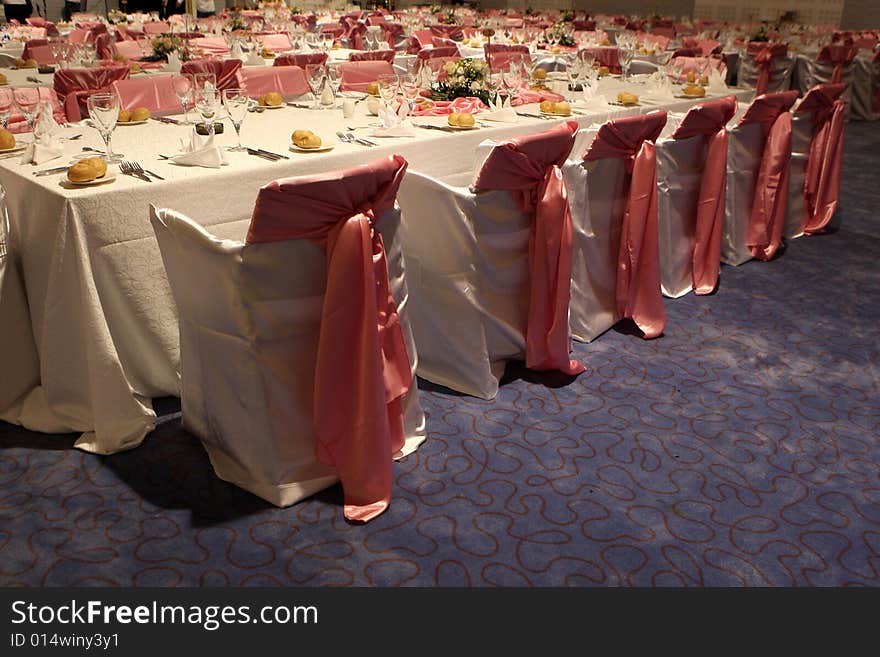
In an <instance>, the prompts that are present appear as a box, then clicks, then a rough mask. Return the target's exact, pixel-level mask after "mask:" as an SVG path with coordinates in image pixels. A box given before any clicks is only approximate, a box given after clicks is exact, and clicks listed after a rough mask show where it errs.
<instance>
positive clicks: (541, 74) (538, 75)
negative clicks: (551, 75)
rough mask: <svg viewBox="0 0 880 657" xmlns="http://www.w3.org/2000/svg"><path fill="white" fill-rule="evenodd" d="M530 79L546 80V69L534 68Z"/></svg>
mask: <svg viewBox="0 0 880 657" xmlns="http://www.w3.org/2000/svg"><path fill="white" fill-rule="evenodd" d="M532 79H533V80H546V79H547V71H545V70H544V69H543V68H536V69H535V70H534V71H532Z"/></svg>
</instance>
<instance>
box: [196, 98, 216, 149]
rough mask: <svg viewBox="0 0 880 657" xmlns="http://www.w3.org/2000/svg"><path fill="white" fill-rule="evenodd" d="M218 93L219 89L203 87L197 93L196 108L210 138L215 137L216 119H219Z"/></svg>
mask: <svg viewBox="0 0 880 657" xmlns="http://www.w3.org/2000/svg"><path fill="white" fill-rule="evenodd" d="M217 105H218V93H217V89H214V88H209V87H202V88H201V89H196V91H195V106H196V111H197V112H198V113H199V116H201V117H202V121H203V122H204V124H205V130H206V131H207V133H208V135H209V136H210V137H213V136H214V119H215V118H216V117H217Z"/></svg>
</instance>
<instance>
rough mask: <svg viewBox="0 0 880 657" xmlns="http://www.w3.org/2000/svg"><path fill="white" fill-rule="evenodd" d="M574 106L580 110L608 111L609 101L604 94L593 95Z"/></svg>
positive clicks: (576, 102)
mask: <svg viewBox="0 0 880 657" xmlns="http://www.w3.org/2000/svg"><path fill="white" fill-rule="evenodd" d="M574 106H575V107H577V108H578V109H586V110H607V109H608V101H607V100H606V98H605V96H604V95H603V94H597V93H593V94H590V95H589V97H587V98H581V99H580V100H576V101H575V102H574Z"/></svg>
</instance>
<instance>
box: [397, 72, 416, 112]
mask: <svg viewBox="0 0 880 657" xmlns="http://www.w3.org/2000/svg"><path fill="white" fill-rule="evenodd" d="M420 86H421V85H420V84H419V77H418V76H417V75H413V74H411V73H407V74H406V75H401V76H400V89H401V91H403V97H404V98H405V99H406V102H407V105H408V106H409V112H408V114H412V111H413V110H414V109H415V107H416V99H417V98H418V97H419V90H420Z"/></svg>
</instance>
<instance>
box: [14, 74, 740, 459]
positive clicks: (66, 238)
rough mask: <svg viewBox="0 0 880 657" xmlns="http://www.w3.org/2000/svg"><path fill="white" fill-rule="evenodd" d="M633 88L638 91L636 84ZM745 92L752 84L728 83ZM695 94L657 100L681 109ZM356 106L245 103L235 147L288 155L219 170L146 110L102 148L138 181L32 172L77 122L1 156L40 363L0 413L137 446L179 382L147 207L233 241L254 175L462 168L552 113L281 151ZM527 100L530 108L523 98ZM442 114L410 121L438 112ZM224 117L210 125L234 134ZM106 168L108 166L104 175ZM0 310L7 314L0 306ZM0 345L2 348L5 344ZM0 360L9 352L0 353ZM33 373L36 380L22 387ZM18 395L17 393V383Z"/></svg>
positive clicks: (541, 124) (456, 171)
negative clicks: (180, 159) (33, 160)
mask: <svg viewBox="0 0 880 657" xmlns="http://www.w3.org/2000/svg"><path fill="white" fill-rule="evenodd" d="M603 84H604V85H605V86H604V87H603V89H602V91H603V93H606V94H607V95H608V96H609V97H614V96H615V95H616V93H617V90H618V88H619V87H620V84H621V83H620V82H618V81H616V80H607V81H605V82H603ZM636 91H637V92H638V90H636ZM737 94H738V95H739V97H740V98H741V99H743V100H746V99H748V98H750V97H751V95H752V92H751V91H738V92H737ZM694 102H695V101H690V100H682V101H679V102H675V103H673V104H670V105H667V106H666V107H663V109H670V110H674V111H679V112H680V111H684V110H686V109H687V107H689V106H690V105H692V104H694ZM357 108H358V110H357V113H356V115H355V117H354V118H352V119H349V120H343V119H342V115H341V111H340V110H327V111H319V110H303V109H295V108H291V107H284V108H282V109H278V110H275V111H265V112H263V113H262V114H248V115H247V117H246V119H245V121H244V126H243V129H242V140H243V142H244V143H245V144H246V145H249V146H255V147H259V148H264V149H267V150H270V151H275V152H283V153H285V154H286V155H289V156H290V159H289V160H282V161H279V162H269V161H266V160H263V159H260V158H257V157H253V156H251V155H248V154H246V153H229V155H228V157H229V165H228V166H224V167H222V168H221V169H205V168H195V167H193V168H188V167H181V166H176V165H174V164H171V163H169V162H167V161H163V160H160V159H159V158H158V156H159V154H166V155H170V154H172V153H174V152H175V150H176V149H177V146H178V143H179V140H180V139H181V138H183V137H185V136H187V135H188V134H189V132H190V130H191V128H189V127H185V126H174V125H166V124H160V123H158V122H155V121H150V122H148V123H147V124H144V125H141V126H119V127H117V128H116V131H115V133H114V134H113V142H112V143H113V148H114V149H115V150H116V151H117V152H120V153H123V154H125V155H126V157H127V158H128V159H133V160H137V161H139V162H140V163H142V165H143V166H144V167H145V168H147V169H150V170H151V171H154V172H156V173H157V174H159V175H161V176H163V177H165V178H166V181H164V182H162V181H156V182H153V183H145V182H143V181H140V180H137V179H134V178H131V177H129V176H123V175H121V174H118V173H117V174H116V179H115V180H114V181H113V182H109V183H106V184H104V185H98V186H92V187H81V188H73V189H69V188H65V187H64V186H62V184H61V181H62V180H63V178H64V175H63V174H58V175H53V176H46V177H35V176H33V171H34V170H35V169H43V168H49V167H52V166H59V165H64V164H67V163H68V162H69V161H70V160H71V157H72V156H73V155H74V154H76V153H79V152H80V151H81V148H82V147H83V146H90V147H94V148H99V147H101V146H102V142H101V141H100V138H99V136H98V134H97V132H96V131H95V130H94V129H92V128H88V127H68V128H64V132H63V134H64V135H72V134H78V133H82V134H83V137H82V138H81V139H79V140H76V141H66V142H65V144H66V145H65V154H64V156H63V157H62V158H59V159H56V160H54V161H52V162H48V163H45V164H43V165H41V166H39V167H34V166H33V165H23V164H19V163H18V158H17V157H13V158H7V159H3V160H0V183H2V185H3V186H4V187H5V189H6V191H7V194H8V206H9V212H10V218H11V223H12V227H13V235H14V238H15V243H14V245H13V248H14V249H15V251H16V252H17V253H18V254H19V256H20V263H21V269H22V273H23V277H24V281H25V286H26V290H27V297H28V303H29V311H30V317H31V324H32V331H33V337H34V342H35V344H36V349H37V351H38V353H39V362H40V369H39V372H33V371H32V372H25V371H12V372H10V371H4V373H3V376H2V377H0V400H3V399H9V397H10V394H11V393H10V391H18V390H21V389H28V388H29V392H28V393H26V394H25V395H23V396H22V397H20V398H19V399H18V400H17V401H16V402H15V403H12V404H11V405H7V407H6V408H2V409H0V417H2V419H5V420H7V421H10V422H14V423H18V424H22V425H24V426H27V427H29V428H32V429H34V430H38V431H45V432H63V431H75V432H82V436H81V437H80V439H79V440H78V441H77V443H76V445H77V447H80V448H82V449H85V450H88V451H92V452H97V453H112V452H116V451H119V450H122V449H127V448H131V447H134V446H136V445H138V444H139V443H140V442H141V441H142V440H143V438H144V436H145V435H146V434H147V433H149V432H150V431H151V430H152V428H153V427H154V423H155V414H154V412H153V409H152V406H151V401H150V400H151V398H153V397H159V396H164V395H176V394H178V393H179V380H178V373H177V372H178V363H179V345H178V330H177V318H176V310H175V307H174V303H173V300H172V297H171V294H170V290H169V289H168V284H167V280H166V278H165V273H164V269H163V265H162V261H161V258H160V256H159V251H158V246H157V243H156V239H155V237H154V235H153V232H152V229H151V227H150V223H149V220H148V208H149V205H150V204H151V203H152V204H155V205H157V206H159V207H170V208H174V209H176V210H178V211H181V212H184V213H186V214H188V215H189V216H191V217H192V218H193V219H196V220H197V221H199V222H201V223H203V224H204V225H206V226H209V227H210V230H211V231H212V232H214V233H216V234H217V235H219V236H221V237H229V238H236V239H241V238H242V237H243V236H244V234H245V232H246V229H247V225H248V221H249V218H250V215H251V212H252V209H253V204H254V200H255V198H256V194H257V190H258V189H259V188H260V186H262V185H264V184H266V183H268V182H270V181H272V180H275V179H278V178H283V177H287V176H293V175H302V174H309V173H318V172H322V171H327V170H332V169H337V168H342V167H350V166H353V165H356V164H360V163H363V162H367V161H371V160H373V159H375V158H378V157H380V156H382V155H386V154H389V153H392V152H395V153H400V154H401V155H403V156H404V157H406V158H407V160H408V161H409V163H410V168H411V169H417V170H420V171H423V172H425V173H428V174H430V175H433V176H437V177H442V178H454V177H456V176H458V177H461V176H462V175H464V176H466V175H467V174H468V172H470V171H471V170H472V168H473V153H474V152H475V150H476V147H477V145H478V144H479V143H480V142H481V141H483V140H484V139H487V138H492V139H503V138H508V137H512V136H515V135H519V134H523V133H528V132H534V131H538V130H542V129H546V128H548V127H549V126H551V125H553V122H550V121H544V120H540V119H531V118H521V120H520V121H519V122H517V123H514V124H486V125H487V126H491V127H481V128H479V129H476V130H471V131H463V132H459V133H455V134H452V133H446V132H441V131H436V130H426V129H417V130H416V132H417V135H416V137H414V138H413V137H410V138H389V139H382V138H373V140H374V141H377V142H379V144H380V145H379V146H378V147H374V148H366V147H364V146H360V145H357V144H345V143H336V144H335V147H334V148H333V150H331V151H329V152H326V153H294V152H289V151H288V150H287V149H288V145H289V143H290V134H291V133H292V132H293V130H294V129H298V128H307V129H311V130H313V131H315V132H316V133H318V134H319V135H321V136H322V137H323V138H324V139H325V140H326V141H328V142H334V141H335V132H336V131H337V130H339V129H345V127H346V126H358V128H357V129H356V133H357V134H359V135H364V136H366V135H367V134H368V129H361V128H360V126H367V125H368V124H370V123H371V122H374V121H375V120H376V119H375V117H371V116H367V115H366V109H365V106H364V103H358V105H357ZM522 109H523V110H524V111H531V112H536V111H537V107H536V106H534V105H532V106H525V107H523V108H522ZM652 109H659V106H657V105H643V106H642V107H638V108H622V107H611V106H609V107H608V109H607V110H606V111H601V112H595V113H591V114H589V115H579V116H575V117H573V118H576V119H577V120H578V121H579V123H581V125H583V126H587V125H590V124H592V123H594V122H602V121H605V120H607V119H609V118H611V117H613V116H622V115H628V114H634V113H638V112H647V111H651V110H652ZM445 120H446V119H445V117H423V118H417V119H416V120H415V121H416V122H425V123H436V124H443V123H445ZM234 139H235V135H234V132H233V130H232V128H231V126H229V125H227V126H226V129H225V133H224V134H223V135H220V136H219V137H218V141H219V143H221V144H224V145H229V144H232V143H234ZM115 169H116V167H115V166H114V167H111V171H110V173H114V172H115ZM0 316H6V313H5V311H4V312H3V313H2V314H0ZM2 329H3V327H2V324H0V362H2V360H3V354H4V352H3V350H13V351H14V350H20V349H25V348H27V346H26V345H23V344H16V343H14V341H12V340H7V339H4V338H5V334H4V332H3V330H2ZM6 353H8V351H7V352H6ZM7 362H9V361H7ZM32 381H40V382H41V385H39V386H37V387H33V386H32V384H31V382H32ZM16 394H17V392H16Z"/></svg>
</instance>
